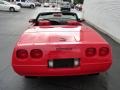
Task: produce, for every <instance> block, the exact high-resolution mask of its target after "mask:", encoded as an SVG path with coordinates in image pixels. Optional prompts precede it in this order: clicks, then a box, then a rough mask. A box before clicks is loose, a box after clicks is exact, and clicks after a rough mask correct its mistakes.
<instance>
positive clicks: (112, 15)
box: [83, 0, 120, 43]
mask: <svg viewBox="0 0 120 90" xmlns="http://www.w3.org/2000/svg"><path fill="white" fill-rule="evenodd" d="M83 15H84V18H85V19H86V20H87V21H88V22H89V23H91V24H92V25H94V26H95V27H97V28H99V29H100V30H101V31H102V32H104V33H107V34H108V35H109V36H111V37H112V38H113V39H115V40H116V41H117V42H119V43H120V0H84V5H83Z"/></svg>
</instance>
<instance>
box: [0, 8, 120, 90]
mask: <svg viewBox="0 0 120 90" xmlns="http://www.w3.org/2000/svg"><path fill="white" fill-rule="evenodd" d="M47 10H48V11H49V10H51V9H50V8H36V9H28V8H23V9H22V10H21V12H4V11H0V90H119V88H120V60H119V59H120V44H118V43H116V42H115V41H113V40H112V39H111V38H110V37H108V36H107V35H105V34H103V33H100V32H99V33H100V34H101V35H102V36H103V37H104V38H105V39H106V40H107V41H108V42H109V43H110V44H111V47H112V50H113V65H112V67H111V68H110V69H109V70H108V71H107V72H105V73H101V74H100V75H99V76H92V75H86V76H72V77H39V78H34V79H26V78H24V77H21V76H19V75H17V74H16V73H15V72H14V71H13V69H12V67H11V57H12V51H13V49H14V46H15V44H16V42H17V40H18V38H19V37H20V35H21V34H22V33H23V32H24V31H25V30H26V28H27V26H28V25H29V23H28V21H29V19H30V18H31V17H32V16H33V15H34V14H35V13H36V12H42V11H47Z"/></svg>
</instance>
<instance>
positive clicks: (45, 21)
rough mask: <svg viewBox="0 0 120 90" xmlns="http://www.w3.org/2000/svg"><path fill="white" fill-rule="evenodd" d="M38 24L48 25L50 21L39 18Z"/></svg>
mask: <svg viewBox="0 0 120 90" xmlns="http://www.w3.org/2000/svg"><path fill="white" fill-rule="evenodd" d="M38 25H39V26H48V25H51V24H50V21H48V20H41V21H39V22H38Z"/></svg>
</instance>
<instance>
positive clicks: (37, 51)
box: [30, 49, 43, 58]
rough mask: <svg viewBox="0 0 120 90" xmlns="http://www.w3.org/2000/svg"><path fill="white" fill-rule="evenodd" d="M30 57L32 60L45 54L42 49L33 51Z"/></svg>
mask: <svg viewBox="0 0 120 90" xmlns="http://www.w3.org/2000/svg"><path fill="white" fill-rule="evenodd" d="M30 56H31V57H32V58H41V57H42V56H43V52H42V51H41V50H40V49H32V50H31V52H30Z"/></svg>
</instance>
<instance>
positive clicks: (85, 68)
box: [13, 62, 111, 76]
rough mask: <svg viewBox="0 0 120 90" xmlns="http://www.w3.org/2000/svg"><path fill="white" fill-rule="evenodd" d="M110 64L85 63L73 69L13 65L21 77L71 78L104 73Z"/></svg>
mask: <svg viewBox="0 0 120 90" xmlns="http://www.w3.org/2000/svg"><path fill="white" fill-rule="evenodd" d="M110 66H111V62H104V63H86V64H81V65H80V66H79V67H75V68H54V69H52V68H48V66H45V65H37V66H36V65H13V68H14V70H15V72H16V73H18V74H19V75H22V76H73V75H85V74H94V73H100V72H105V71H106V70H108V69H109V68H110Z"/></svg>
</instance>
